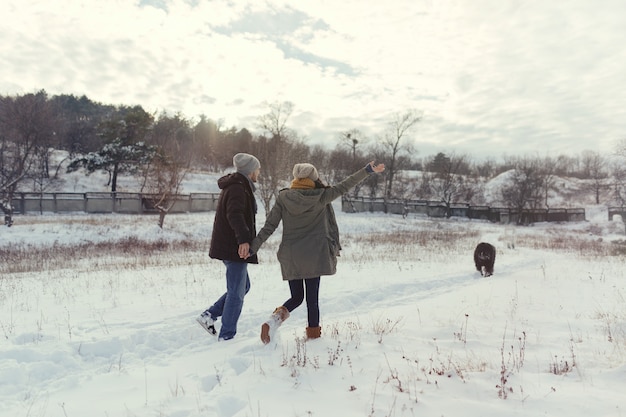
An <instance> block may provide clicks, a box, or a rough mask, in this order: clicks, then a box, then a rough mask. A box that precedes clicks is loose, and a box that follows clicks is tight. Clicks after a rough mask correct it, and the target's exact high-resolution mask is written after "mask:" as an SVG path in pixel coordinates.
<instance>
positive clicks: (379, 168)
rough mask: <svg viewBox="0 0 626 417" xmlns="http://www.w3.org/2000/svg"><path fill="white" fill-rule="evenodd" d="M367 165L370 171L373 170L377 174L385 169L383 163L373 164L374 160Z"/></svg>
mask: <svg viewBox="0 0 626 417" xmlns="http://www.w3.org/2000/svg"><path fill="white" fill-rule="evenodd" d="M369 165H370V167H371V168H372V171H374V172H375V173H377V174H380V173H381V172H383V171H384V170H385V164H378V165H374V161H371V162H370V164H369Z"/></svg>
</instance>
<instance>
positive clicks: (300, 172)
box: [293, 162, 320, 181]
mask: <svg viewBox="0 0 626 417" xmlns="http://www.w3.org/2000/svg"><path fill="white" fill-rule="evenodd" d="M293 177H294V178H308V179H311V180H313V181H317V180H318V179H319V177H320V176H319V175H318V173H317V169H316V168H315V167H314V166H313V165H311V164H308V163H306V162H305V163H302V164H295V165H294V166H293Z"/></svg>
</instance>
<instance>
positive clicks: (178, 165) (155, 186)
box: [141, 149, 191, 228]
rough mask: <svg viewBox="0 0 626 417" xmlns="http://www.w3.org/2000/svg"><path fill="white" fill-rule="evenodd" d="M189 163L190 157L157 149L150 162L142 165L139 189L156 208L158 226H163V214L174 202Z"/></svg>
mask: <svg viewBox="0 0 626 417" xmlns="http://www.w3.org/2000/svg"><path fill="white" fill-rule="evenodd" d="M190 163H191V158H187V159H186V160H185V159H182V158H180V156H178V157H177V156H176V155H175V154H166V153H165V152H164V151H163V149H159V150H158V151H157V152H156V153H155V154H154V157H153V158H151V160H150V162H149V163H147V164H145V165H143V166H142V169H141V173H142V177H143V179H144V183H143V185H142V187H141V191H142V193H143V192H145V193H146V195H147V198H148V199H149V201H150V203H151V205H152V206H153V207H154V208H155V209H157V210H158V212H159V221H158V225H159V227H160V228H163V223H164V222H165V216H166V215H167V214H168V213H169V211H170V209H171V208H172V207H173V206H174V204H175V203H176V200H177V196H178V194H179V192H180V187H181V184H182V182H183V180H184V178H185V175H186V174H187V172H188V170H189V165H190Z"/></svg>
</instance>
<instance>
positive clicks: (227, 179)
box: [217, 172, 250, 190]
mask: <svg viewBox="0 0 626 417" xmlns="http://www.w3.org/2000/svg"><path fill="white" fill-rule="evenodd" d="M248 182H250V181H249V180H248V178H246V177H245V176H244V175H242V174H240V173H238V172H233V173H231V174H227V175H224V176H223V177H220V178H219V179H218V180H217V186H218V187H219V189H220V190H223V189H224V188H226V187H228V186H230V185H233V184H243V185H245V184H246V183H248Z"/></svg>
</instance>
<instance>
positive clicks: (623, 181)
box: [612, 139, 626, 233]
mask: <svg viewBox="0 0 626 417" xmlns="http://www.w3.org/2000/svg"><path fill="white" fill-rule="evenodd" d="M615 155H616V157H617V158H616V160H615V161H614V163H613V170H612V171H613V172H612V180H613V198H614V200H615V201H616V202H617V204H619V206H620V209H621V210H620V211H621V213H622V222H624V232H625V233H626V139H622V140H620V141H619V142H618V143H617V145H616V150H615Z"/></svg>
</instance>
